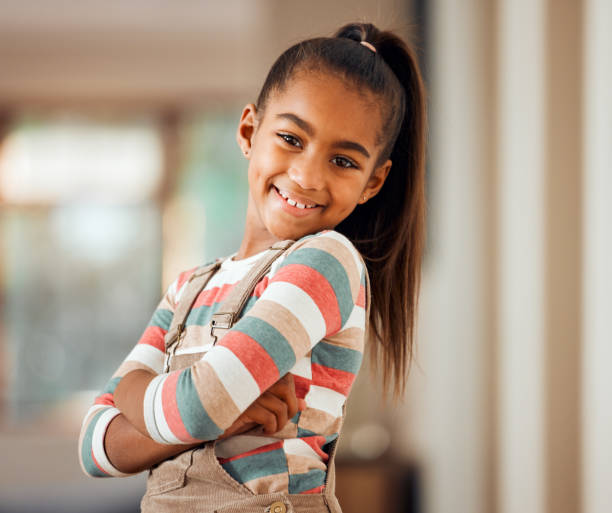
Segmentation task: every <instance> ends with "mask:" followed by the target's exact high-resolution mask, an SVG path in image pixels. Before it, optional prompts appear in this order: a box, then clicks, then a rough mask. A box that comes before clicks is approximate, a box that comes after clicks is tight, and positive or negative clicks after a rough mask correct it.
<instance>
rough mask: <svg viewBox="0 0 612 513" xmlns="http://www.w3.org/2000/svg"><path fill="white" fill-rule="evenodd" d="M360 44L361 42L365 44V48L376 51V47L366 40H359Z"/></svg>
mask: <svg viewBox="0 0 612 513" xmlns="http://www.w3.org/2000/svg"><path fill="white" fill-rule="evenodd" d="M360 44H362V45H363V46H365V47H366V48H369V49H370V50H372V51H373V52H374V53H376V48H374V45H372V44H371V43H368V42H367V41H360Z"/></svg>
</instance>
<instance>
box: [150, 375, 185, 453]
mask: <svg viewBox="0 0 612 513" xmlns="http://www.w3.org/2000/svg"><path fill="white" fill-rule="evenodd" d="M168 376H169V374H162V379H161V380H160V384H159V386H158V387H157V390H156V392H155V400H154V408H155V409H154V412H155V424H156V426H157V429H158V430H159V436H160V438H161V439H162V440H164V441H163V442H162V443H165V444H184V443H185V442H183V441H182V440H179V439H178V438H177V437H176V436H174V433H173V432H172V430H171V429H170V426H168V423H167V422H166V415H165V413H164V405H163V403H162V395H163V394H162V392H163V390H164V385H165V384H166V381H167V379H168Z"/></svg>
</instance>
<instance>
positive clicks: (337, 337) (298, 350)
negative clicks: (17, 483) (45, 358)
mask: <svg viewBox="0 0 612 513" xmlns="http://www.w3.org/2000/svg"><path fill="white" fill-rule="evenodd" d="M264 253H265V252H262V253H259V254H257V255H253V256H251V257H249V258H246V259H243V260H231V259H226V260H225V261H224V262H223V265H222V266H221V268H220V269H219V271H217V272H216V273H215V274H214V275H213V276H212V278H211V279H210V280H209V282H208V283H207V285H206V287H205V288H204V289H203V291H202V292H201V293H200V294H199V296H198V297H197V298H196V300H195V303H194V305H193V308H192V310H191V312H190V313H189V316H188V317H187V322H186V335H185V336H186V337H189V336H192V337H193V336H195V337H197V333H198V330H202V328H203V326H205V325H206V324H207V323H208V322H209V321H210V318H211V316H212V314H213V313H215V311H216V310H217V309H218V307H219V306H220V305H221V303H222V302H223V300H224V298H225V297H226V296H227V294H228V292H229V291H230V290H231V288H232V287H233V286H234V285H235V284H236V283H237V282H239V281H240V280H241V279H242V278H243V277H244V276H245V275H246V273H247V272H248V271H249V269H250V268H251V267H252V266H253V264H254V263H255V262H256V261H257V260H258V259H259V258H260V257H261V256H262V255H263V254H264ZM194 271H195V269H192V270H190V271H186V272H183V273H181V274H180V275H179V276H178V278H177V279H176V280H175V281H174V283H172V285H171V286H170V287H169V289H168V291H167V292H166V294H165V295H164V297H163V298H162V300H161V302H160V304H159V305H158V308H157V309H156V311H155V313H154V314H153V317H152V319H151V321H150V323H149V325H148V326H147V328H146V329H145V331H144V333H143V335H142V337H141V339H140V340H139V342H138V344H136V346H135V347H134V348H133V349H132V351H131V352H130V353H129V354H128V356H127V357H126V358H125V360H124V361H123V363H122V364H121V365H120V367H119V369H118V370H117V371H116V372H115V374H114V375H113V376H112V378H111V380H110V381H109V383H108V384H107V386H106V388H105V389H104V390H103V391H102V393H101V394H100V395H99V396H98V397H97V398H96V400H95V402H94V405H93V406H92V407H91V408H90V410H89V411H88V413H87V414H86V416H85V419H84V422H83V427H82V429H81V438H80V442H79V455H80V462H81V466H82V468H83V470H84V471H85V472H86V473H87V474H89V475H91V476H94V477H104V476H122V475H124V474H122V473H121V472H119V471H118V470H117V469H115V468H114V467H113V466H112V464H111V463H110V461H109V460H108V458H107V457H106V454H105V452H104V435H105V432H106V428H107V427H108V424H109V423H110V421H111V420H112V419H113V418H114V417H115V416H116V415H118V414H119V410H117V409H116V408H115V406H114V400H113V392H114V390H115V389H116V387H117V384H118V383H119V381H120V380H121V378H122V377H123V376H125V374H127V373H128V372H129V371H131V370H134V369H139V368H140V369H146V370H149V371H152V372H154V373H155V374H157V376H156V377H155V378H154V380H153V381H152V382H151V384H150V385H149V386H148V388H147V392H146V394H145V398H144V404H143V410H144V414H145V420H146V421H147V422H146V424H147V429H148V431H149V434H150V435H151V437H152V438H153V439H154V440H156V441H158V442H160V443H167V444H177V443H192V442H194V441H198V440H214V439H217V438H218V437H219V435H220V434H221V433H223V431H224V430H225V429H227V428H228V427H229V426H230V425H231V424H232V423H233V422H234V421H235V420H236V419H237V418H238V416H239V415H240V414H241V413H242V412H243V411H244V410H246V408H247V407H248V406H249V405H250V404H251V403H252V402H253V401H254V400H255V399H257V397H258V396H259V395H260V394H261V393H263V392H264V391H265V390H266V389H267V388H268V387H270V386H271V385H273V384H274V383H275V382H276V381H278V379H279V378H280V377H281V376H284V375H285V374H286V373H287V372H291V374H292V375H293V377H294V381H295V384H296V395H297V396H298V397H299V398H303V399H304V400H305V402H306V406H307V407H306V409H305V410H303V411H301V412H298V413H297V414H296V415H295V417H293V418H292V419H291V420H290V421H289V423H288V424H287V425H286V426H285V427H284V428H283V429H282V430H280V431H278V432H277V433H274V434H272V435H265V434H264V433H263V431H262V430H261V428H257V429H254V430H251V431H249V432H247V433H245V434H242V435H235V436H233V437H230V438H227V439H224V440H221V441H220V442H218V443H217V446H216V454H217V457H218V458H219V461H220V463H221V464H222V466H223V467H224V468H225V470H226V471H227V472H228V473H229V474H230V475H231V476H232V477H233V478H234V479H236V480H237V481H238V482H240V483H243V484H244V485H246V486H247V487H248V488H249V489H251V490H252V491H253V492H254V493H271V492H278V491H282V492H285V493H320V492H321V491H322V490H323V488H324V483H325V478H326V471H327V465H326V463H327V460H328V458H329V451H330V449H331V444H332V442H333V441H334V440H335V439H336V438H337V437H338V434H339V430H340V426H341V419H342V412H343V405H344V403H345V401H346V398H347V397H348V394H349V392H350V389H351V386H352V384H353V381H354V379H355V377H356V374H357V372H358V370H359V368H360V366H361V361H362V356H363V348H364V332H365V331H364V330H365V322H366V319H365V311H366V310H365V297H366V295H365V283H366V280H365V272H366V270H365V267H364V265H363V262H362V260H361V258H360V256H359V254H358V252H357V250H356V249H355V247H354V246H353V245H352V243H351V242H350V241H349V240H348V239H347V238H346V237H345V236H343V235H341V234H339V233H338V232H336V231H333V230H327V231H323V232H319V233H317V234H314V235H309V236H306V237H304V238H302V239H300V240H299V241H297V242H296V243H295V244H294V245H293V246H292V247H291V248H290V250H288V251H286V252H285V254H283V255H282V256H281V257H280V258H278V259H277V260H276V261H275V262H274V263H273V264H272V267H271V268H270V270H269V272H268V273H267V274H266V275H265V276H264V277H263V278H262V279H261V280H260V281H259V282H258V284H257V286H256V287H255V289H254V291H253V294H252V296H251V297H250V298H249V300H248V301H247V304H246V306H245V307H244V309H243V311H242V313H241V317H240V319H239V320H238V322H236V324H235V325H234V326H233V328H232V329H231V330H229V331H228V332H227V333H226V334H225V336H224V337H223V338H222V339H221V340H220V341H219V342H218V343H217V344H216V345H215V346H212V347H209V348H206V349H207V351H206V352H205V354H204V355H203V357H202V358H201V359H200V360H199V361H197V363H195V364H194V365H192V366H191V367H188V368H185V369H180V370H175V371H172V372H169V373H163V363H164V335H165V334H166V332H167V330H168V329H169V327H170V322H171V320H172V316H173V312H174V309H175V308H176V305H177V303H178V301H179V300H180V298H181V294H182V293H183V292H184V290H185V288H186V283H187V281H188V279H189V277H190V276H191V274H192V273H193V272H194ZM187 350H189V349H187Z"/></svg>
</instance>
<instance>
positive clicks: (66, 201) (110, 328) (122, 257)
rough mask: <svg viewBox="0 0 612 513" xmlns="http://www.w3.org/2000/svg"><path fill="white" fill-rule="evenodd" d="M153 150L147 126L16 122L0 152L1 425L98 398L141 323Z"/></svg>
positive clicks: (152, 238) (151, 295) (151, 265)
mask: <svg viewBox="0 0 612 513" xmlns="http://www.w3.org/2000/svg"><path fill="white" fill-rule="evenodd" d="M162 150H163V148H162V147H161V143H160V139H159V136H158V133H157V128H156V124H155V123H154V122H153V121H152V120H146V119H145V120H142V119H139V120H130V121H123V120H122V121H97V120H95V119H86V118H80V117H79V118H75V117H65V116H62V117H46V118H43V117H41V118H37V119H33V118H23V119H21V120H19V121H18V122H17V123H16V124H14V125H13V127H12V129H11V130H10V132H9V133H8V135H7V137H6V138H5V140H4V142H3V143H2V145H1V146H0V198H1V199H2V205H1V209H2V216H1V218H0V241H1V242H0V289H1V290H2V293H3V297H2V316H1V318H0V323H1V324H0V337H2V338H1V339H0V355H1V356H2V357H1V358H0V361H1V362H2V363H3V368H2V369H1V370H0V380H1V381H2V384H3V386H2V392H0V401H1V403H2V404H3V405H4V408H3V410H4V420H5V423H6V422H8V424H22V423H24V422H28V421H31V420H38V419H41V418H42V419H44V417H45V414H46V413H49V412H51V411H52V409H53V407H57V406H58V404H60V403H61V402H62V401H68V400H70V399H72V398H74V394H75V392H77V391H79V390H92V391H93V390H99V389H100V388H101V387H102V386H103V385H104V383H106V381H107V380H108V378H109V377H110V374H111V373H112V372H113V370H114V369H115V367H116V366H117V365H118V363H119V362H120V361H121V359H122V358H123V357H124V356H125V354H126V350H127V349H128V348H129V347H131V345H132V344H133V343H134V341H135V340H137V339H138V337H139V336H140V333H141V332H142V330H143V328H144V327H145V326H146V324H147V323H148V321H149V318H150V316H151V313H152V311H153V309H154V308H155V304H156V303H157V301H158V299H159V291H160V276H161V273H160V270H161V249H162V241H161V211H160V206H159V205H158V203H157V201H156V199H155V198H156V197H157V194H158V192H159V187H160V184H161V183H162V174H163V171H162ZM92 394H93V392H92ZM92 394H91V395H92ZM91 395H89V397H91ZM81 413H82V412H81Z"/></svg>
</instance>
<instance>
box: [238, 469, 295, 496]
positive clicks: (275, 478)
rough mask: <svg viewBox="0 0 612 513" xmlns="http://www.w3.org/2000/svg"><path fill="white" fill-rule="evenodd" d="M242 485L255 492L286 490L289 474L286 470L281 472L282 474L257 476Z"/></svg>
mask: <svg viewBox="0 0 612 513" xmlns="http://www.w3.org/2000/svg"><path fill="white" fill-rule="evenodd" d="M244 485H245V486H246V487H247V488H248V489H249V490H251V491H252V492H253V493H257V494H259V493H274V492H286V491H287V490H288V489H289V475H288V474H287V472H283V473H282V474H272V475H271V476H263V477H258V478H257V479H252V480H251V481H247V482H246V483H244Z"/></svg>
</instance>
